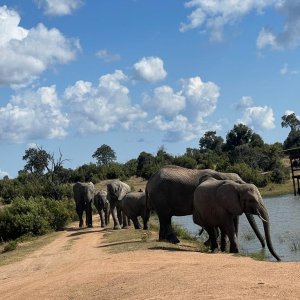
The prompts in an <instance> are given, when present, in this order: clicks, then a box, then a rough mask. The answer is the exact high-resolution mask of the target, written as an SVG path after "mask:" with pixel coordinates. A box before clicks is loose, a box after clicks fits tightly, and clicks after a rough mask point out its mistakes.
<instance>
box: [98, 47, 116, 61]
mask: <svg viewBox="0 0 300 300" xmlns="http://www.w3.org/2000/svg"><path fill="white" fill-rule="evenodd" d="M96 56H97V57H99V58H100V59H102V60H103V61H104V62H106V63H111V62H113V61H117V60H120V59H121V56H120V55H119V54H114V53H110V52H108V51H107V50H105V49H103V50H99V51H98V52H97V53H96Z"/></svg>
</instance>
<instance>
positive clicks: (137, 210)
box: [122, 192, 150, 230]
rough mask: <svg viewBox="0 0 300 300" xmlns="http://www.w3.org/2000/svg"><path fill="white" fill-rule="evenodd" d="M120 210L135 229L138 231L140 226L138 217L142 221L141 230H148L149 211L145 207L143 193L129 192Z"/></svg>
mask: <svg viewBox="0 0 300 300" xmlns="http://www.w3.org/2000/svg"><path fill="white" fill-rule="evenodd" d="M122 210H123V212H124V213H125V215H126V216H127V217H128V219H131V220H132V222H133V225H134V228H135V229H140V228H141V225H140V223H139V221H138V217H141V218H142V220H143V225H144V226H143V229H144V230H147V229H148V221H149V216H150V210H149V209H148V208H147V207H146V195H145V192H130V193H128V194H126V196H125V197H124V198H123V200H122Z"/></svg>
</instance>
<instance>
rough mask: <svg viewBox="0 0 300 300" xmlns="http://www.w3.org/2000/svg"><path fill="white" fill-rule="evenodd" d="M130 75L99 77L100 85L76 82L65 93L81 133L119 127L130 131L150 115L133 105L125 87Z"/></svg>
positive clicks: (116, 73) (121, 73)
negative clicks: (136, 123)
mask: <svg viewBox="0 0 300 300" xmlns="http://www.w3.org/2000/svg"><path fill="white" fill-rule="evenodd" d="M127 81H128V78H127V76H126V75H125V74H124V73H123V72H122V71H120V70H116V71H115V72H114V73H112V74H106V75H103V76H101V77H100V78H99V84H98V85H97V86H93V85H92V83H91V82H86V81H77V82H76V83H75V85H73V86H70V87H68V88H67V89H66V90H65V93H64V97H65V99H66V101H67V103H68V104H69V106H70V116H71V118H72V123H73V126H76V127H77V131H78V132H79V133H86V132H90V133H99V132H106V131H108V130H110V129H112V128H115V127H116V126H118V125H119V126H122V127H123V128H125V129H129V128H130V127H131V126H133V125H134V124H135V122H138V121H139V120H142V119H144V118H145V117H146V116H147V113H146V112H144V111H143V110H142V109H141V108H140V107H139V106H138V105H132V104H131V100H130V97H129V89H128V88H127V87H126V86H125V85H124V83H125V82H127Z"/></svg>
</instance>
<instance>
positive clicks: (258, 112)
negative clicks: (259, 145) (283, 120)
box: [237, 106, 275, 130]
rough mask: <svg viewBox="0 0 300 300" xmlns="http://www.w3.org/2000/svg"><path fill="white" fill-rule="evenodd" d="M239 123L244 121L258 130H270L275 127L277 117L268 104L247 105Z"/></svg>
mask: <svg viewBox="0 0 300 300" xmlns="http://www.w3.org/2000/svg"><path fill="white" fill-rule="evenodd" d="M237 123H243V124H245V125H247V126H249V127H252V128H254V129H256V130H269V129H273V128H275V118H274V114H273V110H272V108H270V107H268V106H252V107H247V108H246V109H245V111H244V114H243V116H242V118H241V119H239V120H238V121H237Z"/></svg>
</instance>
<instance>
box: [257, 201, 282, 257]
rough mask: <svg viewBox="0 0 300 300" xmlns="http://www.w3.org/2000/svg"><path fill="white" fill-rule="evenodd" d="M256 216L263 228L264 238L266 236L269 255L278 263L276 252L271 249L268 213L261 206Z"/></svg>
mask: <svg viewBox="0 0 300 300" xmlns="http://www.w3.org/2000/svg"><path fill="white" fill-rule="evenodd" d="M258 216H259V217H260V219H261V220H262V221H263V226H264V231H265V236H266V242H267V246H268V249H269V251H270V253H271V254H272V255H273V256H274V257H275V258H276V259H277V260H278V261H280V260H281V259H280V258H279V256H278V255H277V254H276V252H275V250H274V248H273V245H272V242H271V235H270V222H269V215H268V212H267V210H266V208H265V207H264V206H263V205H261V207H260V208H259V209H258Z"/></svg>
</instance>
